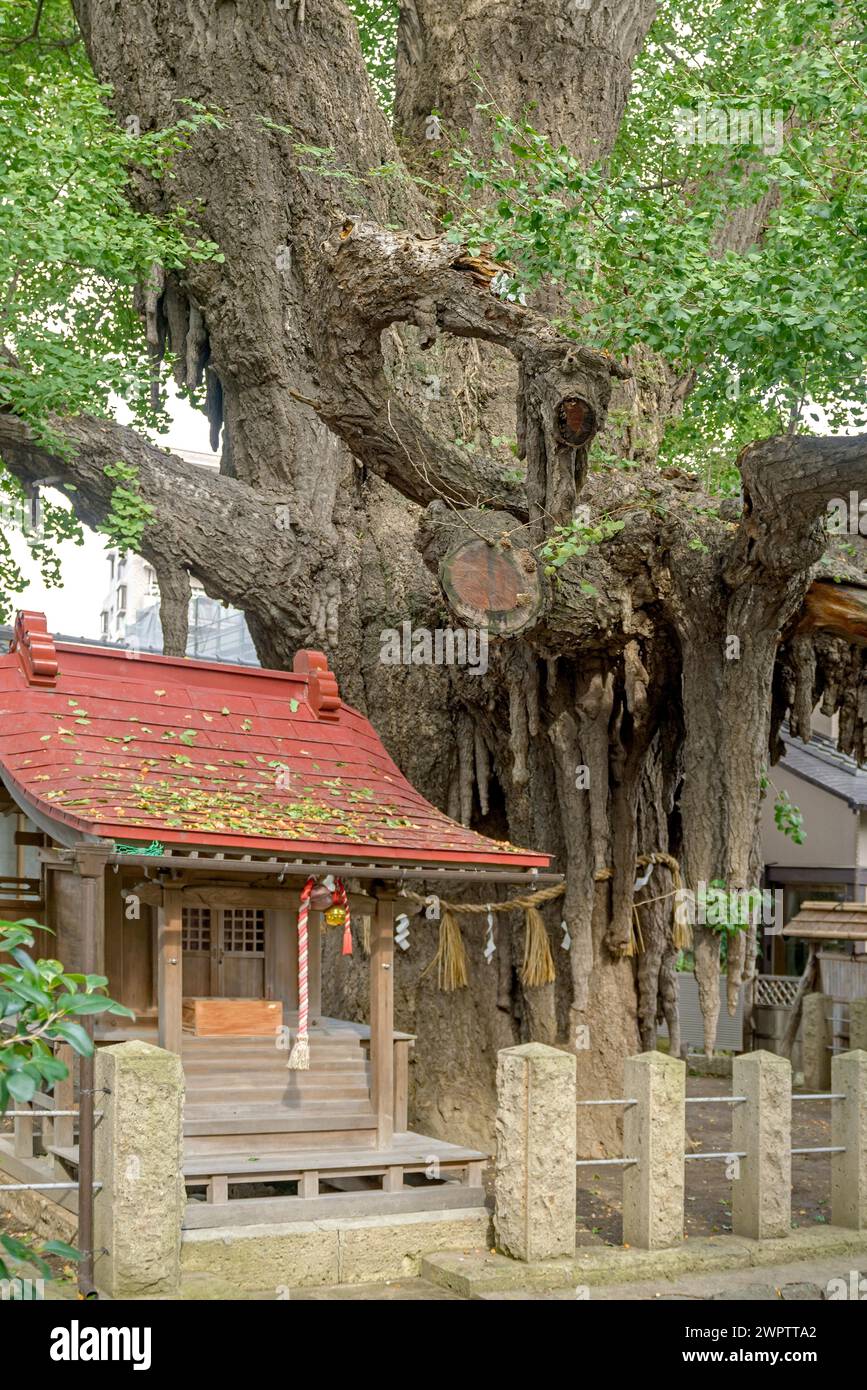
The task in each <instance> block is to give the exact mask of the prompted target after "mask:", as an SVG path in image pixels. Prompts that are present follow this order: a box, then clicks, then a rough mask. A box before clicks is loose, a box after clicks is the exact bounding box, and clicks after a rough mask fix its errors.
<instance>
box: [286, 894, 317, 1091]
mask: <svg viewBox="0 0 867 1390" xmlns="http://www.w3.org/2000/svg"><path fill="white" fill-rule="evenodd" d="M315 882H316V880H315V879H313V878H308V880H307V882H306V883H305V885H304V887H303V888H302V889H301V898H300V901H299V903H298V1032H297V1033H296V1035H295V1042H294V1043H293V1045H292V1051H291V1052H290V1053H289V1061H288V1062H287V1063H286V1065H287V1067H288V1068H289V1069H290V1071H308V1070H309V1068H310V1043H309V1040H308V1036H307V1019H308V1014H309V1010H310V1002H309V988H308V968H307V915H308V913H309V911H310V894H311V893H312V892H313V885H314V883H315Z"/></svg>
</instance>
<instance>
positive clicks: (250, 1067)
mask: <svg viewBox="0 0 867 1390" xmlns="http://www.w3.org/2000/svg"><path fill="white" fill-rule="evenodd" d="M286 1061H287V1054H286V1053H285V1052H281V1053H279V1054H278V1056H277V1057H276V1058H270V1057H234V1058H232V1059H231V1060H230V1059H229V1058H225V1059H223V1058H206V1059H204V1058H203V1059H202V1060H199V1058H196V1059H195V1061H190V1059H189V1058H187V1057H185V1058H184V1059H183V1067H184V1075H185V1076H186V1077H188V1078H191V1077H199V1076H215V1077H220V1076H241V1075H245V1076H246V1074H247V1073H248V1072H250V1071H255V1072H261V1073H263V1074H264V1073H268V1074H269V1075H270V1073H271V1072H272V1071H278V1072H283V1073H284V1074H285V1073H286V1072H288V1071H289V1068H288V1067H287V1065H286ZM332 1072H346V1073H347V1074H350V1073H351V1074H352V1075H355V1074H356V1073H359V1072H364V1073H365V1074H367V1073H369V1072H370V1063H369V1062H366V1061H365V1060H364V1058H363V1057H362V1056H361V1055H360V1054H359V1056H357V1057H315V1058H314V1059H313V1061H312V1062H311V1065H310V1067H309V1069H308V1070H307V1071H296V1072H294V1073H293V1074H294V1075H295V1076H327V1075H329V1074H330V1073H332Z"/></svg>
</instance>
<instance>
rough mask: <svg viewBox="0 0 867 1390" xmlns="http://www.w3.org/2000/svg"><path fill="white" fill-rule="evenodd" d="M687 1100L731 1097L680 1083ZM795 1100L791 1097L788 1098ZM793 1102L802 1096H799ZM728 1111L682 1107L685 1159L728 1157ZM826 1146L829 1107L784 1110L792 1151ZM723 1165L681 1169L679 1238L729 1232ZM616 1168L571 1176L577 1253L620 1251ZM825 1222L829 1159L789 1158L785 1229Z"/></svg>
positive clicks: (724, 1083) (706, 1082) (713, 1084)
mask: <svg viewBox="0 0 867 1390" xmlns="http://www.w3.org/2000/svg"><path fill="white" fill-rule="evenodd" d="M686 1093H687V1096H728V1095H731V1081H730V1080H722V1079H720V1078H717V1077H708V1076H688V1077H687V1083H686ZM794 1094H795V1095H797V1094H799V1092H798V1091H795V1093H794ZM800 1094H806V1092H804V1090H803V1088H801V1091H800ZM732 1110H733V1107H732V1106H731V1105H718V1104H717V1105H714V1104H711V1105H701V1104H698V1105H688V1106H687V1107H686V1125H687V1141H686V1145H685V1147H686V1151H687V1152H690V1151H691V1152H693V1153H710V1152H712V1151H714V1150H722V1151H723V1152H726V1151H727V1150H729V1149H731V1147H732V1142H731V1129H732ZM830 1143H831V1105H830V1102H829V1101H805V1102H803V1103H802V1104H798V1103H797V1101H793V1105H792V1148H794V1149H797V1148H807V1147H817V1148H818V1147H825V1146H826V1145H829V1144H830ZM725 1169H726V1165H725V1163H724V1162H723V1161H721V1160H720V1161H712V1160H699V1161H697V1162H694V1163H687V1165H686V1214H685V1234H686V1236H687V1239H688V1238H689V1237H690V1236H710V1235H714V1234H716V1233H718V1232H722V1233H725V1232H730V1231H731V1228H732V1220H731V1196H732V1190H731V1189H732V1185H731V1181H730V1180H729V1179H727V1178H726V1175H725ZM622 1191H623V1170H622V1169H621V1168H607V1167H600V1168H579V1169H578V1233H577V1243H578V1244H579V1245H595V1244H603V1245H620V1244H621V1243H622V1240H623V1225H622V1218H621V1194H622ZM830 1220H831V1157H830V1154H818V1155H816V1156H806V1155H803V1156H801V1155H796V1156H795V1157H793V1159H792V1226H793V1227H799V1226H812V1225H816V1224H819V1225H821V1224H824V1223H827V1222H829V1221H830Z"/></svg>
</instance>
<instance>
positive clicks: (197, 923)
mask: <svg viewBox="0 0 867 1390" xmlns="http://www.w3.org/2000/svg"><path fill="white" fill-rule="evenodd" d="M181 948H182V950H184V951H210V949H211V909H210V908H209V907H184V908H182V909H181Z"/></svg>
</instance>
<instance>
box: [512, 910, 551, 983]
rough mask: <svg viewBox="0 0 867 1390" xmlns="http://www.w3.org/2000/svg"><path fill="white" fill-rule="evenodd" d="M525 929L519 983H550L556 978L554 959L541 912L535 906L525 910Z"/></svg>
mask: <svg viewBox="0 0 867 1390" xmlns="http://www.w3.org/2000/svg"><path fill="white" fill-rule="evenodd" d="M525 921H526V924H527V930H526V933H525V936H524V960H523V964H522V965H521V983H522V984H525V985H528V986H533V985H551V984H553V983H554V980H555V979H556V978H557V977H556V974H555V972H554V961H553V959H552V957H551V943H550V941H549V940H548V933H547V931H546V930H545V923H544V921H543V920H542V914H541V912H540V911H539V909H538V908H537V907H528V908H527V909H526V912H525Z"/></svg>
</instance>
